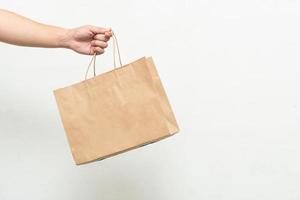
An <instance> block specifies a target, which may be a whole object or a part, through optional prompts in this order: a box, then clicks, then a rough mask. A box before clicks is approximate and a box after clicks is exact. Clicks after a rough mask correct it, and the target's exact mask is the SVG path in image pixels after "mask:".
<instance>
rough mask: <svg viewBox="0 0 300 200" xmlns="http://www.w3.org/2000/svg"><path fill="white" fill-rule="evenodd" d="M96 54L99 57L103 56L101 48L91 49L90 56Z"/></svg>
mask: <svg viewBox="0 0 300 200" xmlns="http://www.w3.org/2000/svg"><path fill="white" fill-rule="evenodd" d="M95 53H96V54H97V55H100V54H103V53H104V49H102V48H101V47H92V48H91V54H95Z"/></svg>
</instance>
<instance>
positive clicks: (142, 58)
mask: <svg viewBox="0 0 300 200" xmlns="http://www.w3.org/2000/svg"><path fill="white" fill-rule="evenodd" d="M149 58H152V57H151V56H150V57H146V56H144V57H141V58H139V59H136V60H134V61H132V62H130V63H127V64H125V65H122V66H121V67H117V68H115V69H112V70H109V71H106V72H103V73H101V74H98V75H97V76H101V75H104V74H109V73H112V72H113V71H115V70H119V69H121V68H123V67H126V66H128V65H130V64H132V63H135V62H139V61H141V60H146V59H149ZM97 76H95V77H92V78H88V79H86V80H83V81H80V82H77V83H73V84H70V85H68V86H65V87H62V88H57V89H55V90H54V91H53V92H54V93H55V92H56V91H58V90H61V89H64V88H68V87H71V86H74V85H77V84H81V83H84V82H89V81H91V80H92V79H94V78H96V77H97Z"/></svg>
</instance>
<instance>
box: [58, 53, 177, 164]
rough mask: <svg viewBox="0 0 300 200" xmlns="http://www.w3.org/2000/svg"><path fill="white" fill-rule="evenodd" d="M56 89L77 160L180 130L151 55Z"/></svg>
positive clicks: (104, 155)
mask: <svg viewBox="0 0 300 200" xmlns="http://www.w3.org/2000/svg"><path fill="white" fill-rule="evenodd" d="M54 95H55V98H56V102H57V105H58V108H59V112H60V115H61V119H62V122H63V125H64V129H65V132H66V135H67V138H68V142H69V144H70V147H71V151H72V154H73V158H74V160H75V162H76V164H83V163H87V162H91V161H95V160H100V159H104V158H107V157H110V156H113V155H116V154H118V153H121V152H124V151H127V150H130V149H134V148H137V147H140V146H143V145H146V144H149V143H152V142H155V141H158V140H160V139H163V138H166V137H168V136H171V135H173V134H175V133H177V132H178V131H179V128H178V125H177V122H176V119H175V116H174V114H173V112H172V109H171V106H170V104H169V101H168V99H167V95H166V93H165V91H164V89H163V86H162V83H161V81H160V78H159V75H158V73H157V71H156V68H155V65H154V63H153V60H152V58H145V57H144V58H140V59H138V60H136V61H134V62H132V63H130V64H127V65H125V66H122V67H119V68H116V69H114V70H112V71H109V72H106V73H104V74H101V75H98V76H95V77H94V78H91V79H88V80H85V81H82V82H80V83H77V84H74V85H71V86H69V87H65V88H61V89H57V90H55V91H54Z"/></svg>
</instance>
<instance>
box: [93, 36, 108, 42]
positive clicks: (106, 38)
mask: <svg viewBox="0 0 300 200" xmlns="http://www.w3.org/2000/svg"><path fill="white" fill-rule="evenodd" d="M94 39H95V40H100V41H104V42H107V41H108V40H109V39H110V37H108V36H106V35H105V34H97V35H95V36H94Z"/></svg>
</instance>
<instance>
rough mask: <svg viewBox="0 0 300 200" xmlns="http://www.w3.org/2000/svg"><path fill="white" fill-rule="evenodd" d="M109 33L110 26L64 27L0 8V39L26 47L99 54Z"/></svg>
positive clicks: (110, 34)
mask: <svg viewBox="0 0 300 200" xmlns="http://www.w3.org/2000/svg"><path fill="white" fill-rule="evenodd" d="M111 36H112V30H111V29H110V28H101V27H97V26H92V25H86V26H81V27H78V28H72V29H66V28H61V27H56V26H50V25H46V24H42V23H38V22H35V21H33V20H30V19H28V18H26V17H23V16H20V15H18V14H16V13H13V12H10V11H7V10H3V9H0V41H1V42H5V43H9V44H13V45H19V46H28V47H45V48H67V49H72V50H73V51H75V52H77V53H80V54H85V55H93V54H95V53H96V54H97V55H99V54H102V53H104V49H105V48H106V47H107V41H108V40H109V39H110V37H111Z"/></svg>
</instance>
